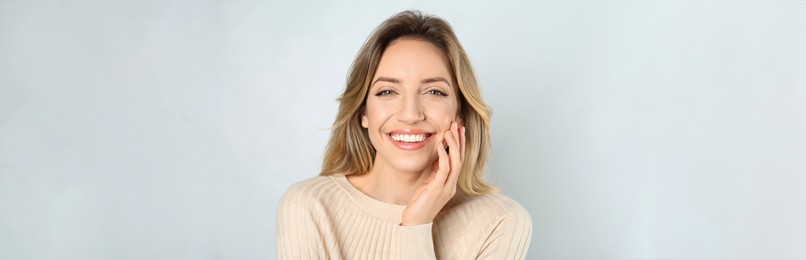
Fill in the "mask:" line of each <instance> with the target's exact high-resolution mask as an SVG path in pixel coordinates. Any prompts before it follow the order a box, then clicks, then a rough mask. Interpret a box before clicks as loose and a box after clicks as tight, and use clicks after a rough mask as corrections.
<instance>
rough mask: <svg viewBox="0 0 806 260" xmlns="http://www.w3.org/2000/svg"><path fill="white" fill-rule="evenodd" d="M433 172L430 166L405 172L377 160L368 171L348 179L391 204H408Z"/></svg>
mask: <svg viewBox="0 0 806 260" xmlns="http://www.w3.org/2000/svg"><path fill="white" fill-rule="evenodd" d="M429 174H431V169H430V167H426V169H425V170H423V171H421V172H404V171H400V170H396V169H394V168H392V167H390V165H388V164H385V163H382V162H379V161H377V160H376V162H375V164H374V165H373V167H372V170H370V171H369V172H368V173H366V174H364V175H360V176H355V175H350V176H348V178H347V179H348V180H349V181H350V182H351V183H352V184H353V186H355V187H356V188H357V189H358V190H360V191H361V192H363V193H364V194H367V195H368V196H370V197H372V198H374V199H376V200H379V201H383V202H386V203H390V204H397V205H407V204H408V203H409V201H411V199H413V196H414V195H415V194H414V193H415V192H416V191H417V188H419V187H420V185H421V184H422V183H423V181H424V180H425V179H426V178H427V177H428V175H429Z"/></svg>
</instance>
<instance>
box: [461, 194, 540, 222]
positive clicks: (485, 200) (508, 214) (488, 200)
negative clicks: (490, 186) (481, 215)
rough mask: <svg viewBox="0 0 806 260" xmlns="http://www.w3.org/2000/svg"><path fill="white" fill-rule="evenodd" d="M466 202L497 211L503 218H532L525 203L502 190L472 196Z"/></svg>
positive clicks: (497, 214)
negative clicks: (519, 201)
mask: <svg viewBox="0 0 806 260" xmlns="http://www.w3.org/2000/svg"><path fill="white" fill-rule="evenodd" d="M464 203H467V204H468V205H471V206H473V207H478V208H480V209H484V210H486V211H491V212H497V213H496V214H494V215H496V216H499V217H501V218H527V219H529V218H530V215H529V211H527V210H526V208H524V207H523V205H521V204H520V203H518V202H517V201H515V200H513V199H512V198H510V197H508V196H507V195H504V194H503V193H500V192H492V193H488V194H484V195H479V196H475V197H471V198H468V199H466V200H465V202H464Z"/></svg>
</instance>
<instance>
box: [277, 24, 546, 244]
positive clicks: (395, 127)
mask: <svg viewBox="0 0 806 260" xmlns="http://www.w3.org/2000/svg"><path fill="white" fill-rule="evenodd" d="M339 102H340V106H339V113H338V116H337V117H336V121H335V123H334V124H333V128H332V135H331V138H330V142H329V143H328V146H327V150H326V152H325V156H324V157H325V158H324V163H323V166H322V172H321V174H320V175H321V176H319V177H314V178H311V179H308V180H305V181H302V182H299V183H297V184H294V185H293V186H292V187H291V188H290V189H289V190H288V191H287V192H286V193H285V195H284V196H283V198H282V199H281V201H280V205H279V208H278V216H277V225H278V246H277V251H278V256H279V258H280V259H437V258H439V259H523V258H525V256H526V251H527V249H528V246H529V241H530V239H531V232H532V226H531V220H530V217H529V214H528V213H527V212H526V210H525V209H524V208H523V207H522V206H520V204H518V203H517V202H515V201H513V200H512V199H510V198H508V197H506V196H505V195H503V194H501V193H498V192H496V191H495V188H494V187H492V186H491V185H489V184H487V183H485V182H484V180H483V179H482V175H483V173H484V166H485V163H486V159H487V152H488V150H489V149H490V139H489V136H490V135H489V123H490V111H489V109H488V108H487V106H486V105H485V104H484V102H482V99H481V95H480V92H479V89H478V86H477V84H476V77H475V75H474V73H473V70H472V68H471V65H470V61H469V59H468V57H467V56H466V54H465V52H464V49H463V48H462V46H461V44H459V41H458V39H457V38H456V36H455V35H454V33H453V30H452V29H451V27H450V26H449V25H448V23H447V22H445V21H444V20H442V19H440V18H437V17H434V16H428V15H424V14H422V13H420V12H417V11H405V12H402V13H399V14H397V15H395V16H393V17H391V18H389V19H388V20H386V21H385V22H384V23H383V24H381V25H380V26H379V27H378V28H376V29H375V31H374V32H373V34H372V35H371V36H370V37H369V39H368V40H367V41H366V43H365V44H364V46H363V47H362V48H361V50H360V51H359V53H358V55H357V57H356V59H355V61H354V62H353V65H352V68H351V70H350V75H349V77H348V82H347V87H346V89H345V91H344V93H343V94H342V95H341V97H340V98H339Z"/></svg>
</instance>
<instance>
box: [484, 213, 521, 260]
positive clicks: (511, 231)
mask: <svg viewBox="0 0 806 260" xmlns="http://www.w3.org/2000/svg"><path fill="white" fill-rule="evenodd" d="M531 240H532V219H531V217H529V212H527V211H526V209H524V208H523V207H521V206H520V205H516V207H512V208H511V210H509V212H508V213H507V214H506V215H505V216H504V217H503V218H502V219H501V220H500V221H499V222H498V224H497V225H496V226H495V228H494V229H493V231H492V233H491V234H490V236H489V238H488V239H487V241H485V242H484V245H483V246H482V250H481V252H480V253H479V256H478V258H476V259H525V258H526V252H527V251H528V250H529V242H530V241H531Z"/></svg>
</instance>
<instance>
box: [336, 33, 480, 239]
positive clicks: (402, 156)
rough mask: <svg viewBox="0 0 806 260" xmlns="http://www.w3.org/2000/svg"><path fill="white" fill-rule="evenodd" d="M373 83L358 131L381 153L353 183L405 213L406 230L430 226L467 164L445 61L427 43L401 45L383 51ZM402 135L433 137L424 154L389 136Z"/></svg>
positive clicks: (399, 42)
mask: <svg viewBox="0 0 806 260" xmlns="http://www.w3.org/2000/svg"><path fill="white" fill-rule="evenodd" d="M372 82H373V83H372V85H371V86H370V89H369V93H368V95H367V104H366V107H365V110H364V112H363V114H362V117H361V124H362V126H363V127H364V128H367V130H368V133H369V138H370V141H371V143H372V145H373V146H374V147H375V149H376V151H377V153H376V156H375V161H374V165H373V168H372V170H370V172H369V173H367V174H364V175H360V176H355V175H350V176H348V181H350V183H351V184H353V186H355V187H356V188H358V189H359V190H361V191H362V192H364V193H365V194H367V195H369V196H370V197H373V198H375V199H377V200H380V201H383V202H387V203H391V204H398V205H406V209H405V210H404V212H403V216H402V219H401V222H400V224H401V225H402V226H413V225H421V224H427V223H430V222H432V221H433V220H434V218H435V217H436V215H437V213H439V211H440V210H441V209H442V208H443V207H444V206H445V204H446V203H447V202H448V201H449V200H450V199H451V198H453V196H454V195H455V194H456V189H457V186H456V182H457V180H458V177H459V171H460V169H461V165H462V160H463V159H464V144H465V128H464V127H463V126H461V125H460V124H461V122H460V118H459V117H458V109H459V100H458V95H457V94H458V88H457V87H456V86H455V84H454V83H453V82H455V80H453V78H452V77H451V73H450V65H449V61H448V58H447V57H446V56H445V53H444V52H442V50H440V49H439V48H438V47H436V46H434V45H433V44H431V43H429V42H425V41H422V40H416V39H398V40H396V41H394V42H392V43H391V44H390V45H389V46H388V47H387V49H386V50H385V51H384V53H383V55H382V56H381V60H380V64H379V65H378V68H377V70H376V72H375V77H374V78H373V81H372ZM401 129H415V130H421V131H426V132H428V133H431V136H430V138H429V140H428V141H427V142H426V143H425V145H424V146H423V147H422V148H420V149H417V150H405V149H400V148H399V147H397V146H395V144H394V142H392V141H391V140H389V136H388V134H389V133H390V132H392V131H396V130H401ZM445 147H448V149H449V151H451V152H450V153H448V152H447V151H446V149H445Z"/></svg>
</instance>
